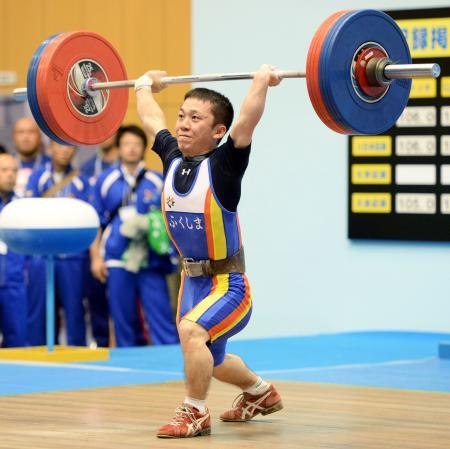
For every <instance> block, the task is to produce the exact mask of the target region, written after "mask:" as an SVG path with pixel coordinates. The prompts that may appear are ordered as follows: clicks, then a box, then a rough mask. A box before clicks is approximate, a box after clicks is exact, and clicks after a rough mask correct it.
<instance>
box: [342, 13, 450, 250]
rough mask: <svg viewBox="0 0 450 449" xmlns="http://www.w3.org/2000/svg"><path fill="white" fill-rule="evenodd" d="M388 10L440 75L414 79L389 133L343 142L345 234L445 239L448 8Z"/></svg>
mask: <svg viewBox="0 0 450 449" xmlns="http://www.w3.org/2000/svg"><path fill="white" fill-rule="evenodd" d="M387 13H388V14H389V15H390V16H391V17H392V18H393V19H394V20H395V21H396V22H397V23H398V25H399V26H400V28H401V29H402V31H403V33H404V35H405V37H406V40H407V42H408V45H409V47H410V51H411V56H412V59H413V63H428V62H433V61H434V62H437V63H438V64H440V66H441V71H442V76H441V77H440V78H438V79H434V78H430V79H416V80H413V82H412V88H411V95H410V98H409V102H408V106H407V107H406V108H405V110H404V112H403V113H402V115H401V116H400V117H399V119H398V120H397V122H396V124H395V126H394V127H392V128H391V129H390V130H389V131H388V132H386V133H384V134H382V135H377V136H352V137H349V138H348V161H349V167H348V186H349V189H348V204H349V206H348V237H349V238H350V239H382V240H424V241H450V8H435V9H422V10H418V9H417V10H402V11H387Z"/></svg>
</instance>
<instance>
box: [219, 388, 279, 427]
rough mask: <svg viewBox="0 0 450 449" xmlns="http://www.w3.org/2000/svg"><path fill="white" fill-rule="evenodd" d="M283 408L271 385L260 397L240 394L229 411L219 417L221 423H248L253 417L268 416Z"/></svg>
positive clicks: (276, 392)
mask: <svg viewBox="0 0 450 449" xmlns="http://www.w3.org/2000/svg"><path fill="white" fill-rule="evenodd" d="M282 408H283V403H282V402H281V397H280V395H279V394H278V391H277V390H276V389H275V387H274V386H273V385H270V387H269V389H268V390H267V391H266V392H265V393H263V394H260V395H257V396H253V395H251V394H249V393H245V392H244V393H241V394H240V395H239V396H238V397H237V398H236V399H235V400H234V402H233V405H232V408H231V410H227V411H226V412H224V413H222V414H221V415H220V419H221V420H222V421H227V422H244V421H250V420H251V419H252V418H253V417H254V416H256V415H259V414H260V413H261V415H269V414H270V413H274V412H277V411H278V410H281V409H282Z"/></svg>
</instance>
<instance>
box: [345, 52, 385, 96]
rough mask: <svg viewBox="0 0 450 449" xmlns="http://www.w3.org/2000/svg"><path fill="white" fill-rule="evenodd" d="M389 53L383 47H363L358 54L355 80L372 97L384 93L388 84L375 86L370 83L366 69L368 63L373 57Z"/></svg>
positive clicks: (363, 91) (382, 56) (364, 92)
mask: <svg viewBox="0 0 450 449" xmlns="http://www.w3.org/2000/svg"><path fill="white" fill-rule="evenodd" d="M387 57H388V55H387V54H386V52H384V51H383V50H382V49H381V48H377V47H366V48H364V49H362V50H361V51H360V52H359V54H358V55H357V56H356V61H355V63H354V68H353V70H354V73H355V80H356V82H357V84H358V87H359V89H361V91H362V93H363V94H365V95H367V96H368V97H371V98H374V99H376V98H379V97H380V96H381V95H383V94H384V93H385V92H386V90H387V89H388V86H373V85H371V84H370V83H369V80H368V79H367V75H366V71H367V64H368V63H369V61H370V60H371V59H373V58H387Z"/></svg>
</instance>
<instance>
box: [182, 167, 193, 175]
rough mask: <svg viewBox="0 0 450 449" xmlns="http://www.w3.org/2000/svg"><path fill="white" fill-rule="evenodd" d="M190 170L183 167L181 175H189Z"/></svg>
mask: <svg viewBox="0 0 450 449" xmlns="http://www.w3.org/2000/svg"><path fill="white" fill-rule="evenodd" d="M190 172H191V169H190V168H188V169H187V170H186V169H185V168H183V170H181V174H182V175H189V173H190Z"/></svg>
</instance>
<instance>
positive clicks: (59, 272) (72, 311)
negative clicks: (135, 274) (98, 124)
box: [26, 142, 89, 346]
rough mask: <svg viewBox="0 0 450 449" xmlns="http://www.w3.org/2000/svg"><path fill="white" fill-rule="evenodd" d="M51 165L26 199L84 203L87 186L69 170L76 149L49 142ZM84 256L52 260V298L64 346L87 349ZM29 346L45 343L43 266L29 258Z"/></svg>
mask: <svg viewBox="0 0 450 449" xmlns="http://www.w3.org/2000/svg"><path fill="white" fill-rule="evenodd" d="M49 150H50V152H51V157H52V163H51V165H49V166H46V167H41V168H39V169H37V170H35V171H34V172H33V173H32V174H31V176H30V179H29V180H28V184H27V189H26V195H27V196H30V197H60V198H61V197H62V198H78V199H81V200H84V201H87V195H88V189H89V183H88V181H87V179H85V178H84V177H83V176H81V175H79V174H78V172H76V171H74V170H72V167H71V161H72V159H73V157H74V155H75V152H76V148H75V147H71V146H63V145H60V144H58V143H56V142H51V144H50V148H49ZM85 259H86V253H81V254H75V255H67V256H64V255H60V256H57V257H56V258H55V297H56V300H57V303H58V304H60V305H61V306H62V308H63V309H64V318H65V324H66V332H67V343H68V344H69V345H70V346H84V345H86V325H85V321H84V307H83V273H84V267H85ZM28 297H29V307H28V319H27V322H28V323H27V325H28V342H29V344H30V345H31V346H36V345H43V344H44V343H45V264H44V260H43V258H41V257H32V258H31V259H30V263H29V278H28Z"/></svg>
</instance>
